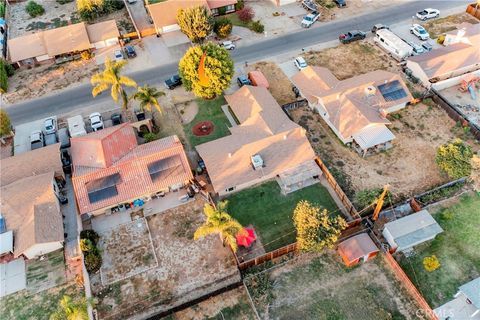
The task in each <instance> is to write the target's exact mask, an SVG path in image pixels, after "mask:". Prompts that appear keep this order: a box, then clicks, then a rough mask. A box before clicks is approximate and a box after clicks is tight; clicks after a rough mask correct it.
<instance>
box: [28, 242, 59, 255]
mask: <svg viewBox="0 0 480 320" xmlns="http://www.w3.org/2000/svg"><path fill="white" fill-rule="evenodd" d="M62 247H63V245H62V242H60V241H56V242H47V243H37V244H36V245H33V246H31V247H30V248H28V249H27V250H25V251H24V252H23V254H24V255H25V256H26V257H27V258H28V259H34V258H36V257H39V256H42V255H44V254H47V253H50V252H52V251H55V250H58V249H61V248H62Z"/></svg>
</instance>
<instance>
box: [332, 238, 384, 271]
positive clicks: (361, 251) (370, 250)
mask: <svg viewBox="0 0 480 320" xmlns="http://www.w3.org/2000/svg"><path fill="white" fill-rule="evenodd" d="M337 250H338V253H339V254H340V256H341V257H342V260H343V263H345V265H346V266H347V267H353V266H355V265H357V264H359V263H360V262H366V261H367V260H369V259H371V258H373V257H375V256H376V255H377V254H378V252H379V250H378V248H377V246H376V245H375V243H374V242H373V241H372V239H371V238H370V236H369V235H368V233H361V234H358V235H356V236H353V237H351V238H348V239H347V240H344V241H342V242H340V243H339V244H338V248H337Z"/></svg>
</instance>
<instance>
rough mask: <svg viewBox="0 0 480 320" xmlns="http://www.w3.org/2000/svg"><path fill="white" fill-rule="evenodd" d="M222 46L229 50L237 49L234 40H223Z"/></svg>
mask: <svg viewBox="0 0 480 320" xmlns="http://www.w3.org/2000/svg"><path fill="white" fill-rule="evenodd" d="M222 47H224V48H225V49H227V50H233V49H235V44H234V43H233V42H232V41H223V42H222Z"/></svg>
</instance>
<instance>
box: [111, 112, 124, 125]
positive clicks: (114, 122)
mask: <svg viewBox="0 0 480 320" xmlns="http://www.w3.org/2000/svg"><path fill="white" fill-rule="evenodd" d="M110 119H111V120H112V125H114V126H116V125H119V124H121V123H122V115H121V114H120V113H114V114H112V116H111V117H110Z"/></svg>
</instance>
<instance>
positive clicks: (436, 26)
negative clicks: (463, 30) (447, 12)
mask: <svg viewBox="0 0 480 320" xmlns="http://www.w3.org/2000/svg"><path fill="white" fill-rule="evenodd" d="M462 22H468V23H471V24H477V23H478V20H477V19H476V18H475V17H473V16H471V15H470V14H468V13H466V12H462V13H459V14H453V15H451V16H447V17H444V18H438V19H433V20H430V21H427V22H425V23H423V26H424V27H425V29H427V31H428V33H429V34H430V38H432V39H436V38H438V36H440V35H442V34H443V33H446V32H449V31H453V30H456V29H457V28H458V25H459V24H461V23H462Z"/></svg>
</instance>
